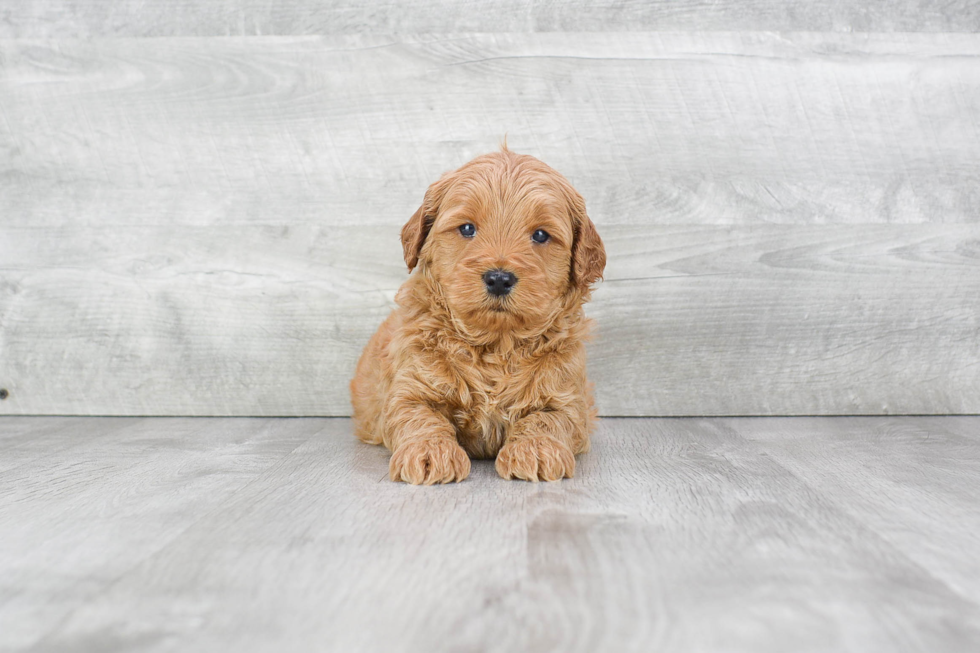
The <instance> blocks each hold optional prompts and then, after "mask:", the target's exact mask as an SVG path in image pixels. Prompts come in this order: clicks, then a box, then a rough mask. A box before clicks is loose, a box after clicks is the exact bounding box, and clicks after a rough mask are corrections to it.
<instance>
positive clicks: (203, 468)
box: [0, 418, 322, 651]
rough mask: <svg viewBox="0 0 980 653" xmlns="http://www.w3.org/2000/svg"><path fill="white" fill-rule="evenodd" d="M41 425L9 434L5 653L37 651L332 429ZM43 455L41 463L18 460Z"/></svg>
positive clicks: (314, 425) (1, 565)
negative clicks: (86, 607)
mask: <svg viewBox="0 0 980 653" xmlns="http://www.w3.org/2000/svg"><path fill="white" fill-rule="evenodd" d="M34 424H35V429H34V430H29V431H27V432H21V433H20V434H19V435H15V436H9V435H7V434H6V433H5V432H6V430H7V420H6V419H4V420H3V421H2V423H0V433H3V435H2V436H0V437H2V438H3V440H4V441H7V440H15V441H16V442H15V443H14V444H15V445H16V446H15V447H14V452H13V453H14V456H13V457H12V456H11V449H10V448H8V447H4V448H3V449H0V469H2V470H3V476H2V478H0V497H2V499H0V532H2V533H3V537H2V538H0V579H2V580H0V650H3V651H11V650H21V649H22V648H26V647H28V646H31V645H33V644H35V643H36V642H37V641H38V640H39V639H40V638H41V637H42V636H43V635H44V634H46V633H47V632H48V631H49V630H51V629H52V628H53V627H55V626H56V625H57V624H58V623H59V622H61V621H62V620H64V619H67V618H69V617H70V615H71V614H72V612H74V610H76V609H77V608H78V606H79V605H82V604H84V603H87V602H88V601H90V600H92V599H94V597H96V596H97V595H98V594H99V593H101V592H103V591H105V590H107V589H108V588H109V587H111V586H112V585H113V584H114V583H115V582H117V581H118V580H119V579H120V578H122V577H124V576H125V575H126V574H127V573H129V572H130V571H132V570H133V569H135V568H137V567H139V566H140V565H141V564H144V563H145V561H146V560H148V559H150V558H152V557H153V556H154V555H157V554H159V552H160V551H161V550H162V549H164V548H165V547H166V546H167V545H168V544H169V543H170V542H172V541H173V540H174V539H175V538H177V537H179V536H180V535H181V534H182V533H183V532H184V531H185V530H186V529H188V528H189V527H190V526H191V525H192V524H194V523H195V522H196V521H198V520H200V519H202V518H205V517H206V516H207V515H208V514H209V513H210V512H211V511H212V510H214V509H215V508H216V507H217V506H219V505H221V504H222V503H223V502H224V501H227V500H228V498H229V497H230V496H231V495H233V494H234V493H236V492H237V491H240V490H241V489H242V488H244V487H246V486H247V484H248V483H249V482H250V481H251V480H254V478H255V477H256V476H257V475H258V474H259V473H260V472H261V471H263V470H265V469H267V468H268V467H270V466H272V465H273V464H275V463H276V462H278V461H279V460H280V459H281V458H282V457H283V456H285V455H286V454H287V453H288V452H289V451H291V450H292V449H294V448H295V447H297V446H298V445H300V444H301V443H302V442H304V441H305V440H308V439H309V438H311V437H314V436H315V435H316V434H317V432H318V431H319V430H320V428H322V424H321V423H318V422H315V421H307V422H303V423H299V422H296V421H291V420H277V421H274V422H273V421H269V420H264V421H263V420H228V419H226V420H221V421H215V420H207V419H197V420H187V419H155V420H132V419H120V418H87V419H84V420H78V419H75V420H71V421H67V422H66V421H64V420H60V421H52V422H49V421H47V420H45V421H44V422H38V421H35V422H34ZM15 428H17V427H16V426H15ZM42 448H43V450H44V455H40V456H37V457H35V458H33V459H29V460H28V459H24V458H22V457H20V456H18V455H17V454H18V452H19V451H24V450H28V449H33V450H37V451H40V450H41V449H42ZM10 463H14V464H13V465H11V464H10ZM17 463H20V464H17ZM42 506H43V508H42ZM35 509H37V510H35Z"/></svg>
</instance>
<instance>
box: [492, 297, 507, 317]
mask: <svg viewBox="0 0 980 653" xmlns="http://www.w3.org/2000/svg"><path fill="white" fill-rule="evenodd" d="M487 300H488V301H487V309H488V310H489V311H490V312H491V313H510V306H508V304H509V303H510V302H508V301H507V298H506V297H488V298H487Z"/></svg>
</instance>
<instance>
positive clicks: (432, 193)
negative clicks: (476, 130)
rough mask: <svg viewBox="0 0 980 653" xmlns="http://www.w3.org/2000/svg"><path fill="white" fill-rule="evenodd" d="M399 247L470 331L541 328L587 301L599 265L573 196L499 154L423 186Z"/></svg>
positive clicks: (532, 166)
mask: <svg viewBox="0 0 980 653" xmlns="http://www.w3.org/2000/svg"><path fill="white" fill-rule="evenodd" d="M402 246H403V247H404V251H405V262H406V263H407V264H408V269H409V270H412V269H413V268H414V267H415V266H416V265H418V266H421V267H422V268H423V270H424V272H425V274H427V275H428V276H429V277H430V278H431V279H432V280H433V281H434V282H435V283H436V284H438V286H439V288H440V289H441V294H442V295H443V296H444V297H445V299H446V303H447V304H448V305H449V308H450V310H451V311H452V313H453V315H454V317H455V318H456V319H457V320H459V321H461V322H462V324H463V326H464V327H465V328H466V329H467V331H470V332H482V333H491V332H501V331H506V330H514V331H523V332H529V331H540V330H541V329H542V328H543V327H545V326H546V325H547V324H548V323H549V321H550V320H553V319H554V317H555V316H556V315H557V314H558V313H559V312H560V311H561V310H563V309H565V308H567V307H569V306H575V307H577V306H578V305H580V304H581V303H582V301H584V300H585V299H587V298H588V296H589V286H590V284H592V283H593V282H595V281H597V280H598V279H600V278H601V277H602V272H603V269H604V267H605V264H606V252H605V249H604V248H603V245H602V240H601V239H600V238H599V234H598V233H597V232H596V228H595V225H594V224H593V223H592V221H591V220H590V219H589V216H588V215H586V213H585V201H584V200H583V199H582V196H581V195H579V193H578V192H577V191H576V190H575V189H574V188H572V186H571V184H569V183H568V181H567V180H566V179H565V178H564V177H562V176H561V175H560V174H558V173H557V172H556V171H555V170H553V169H551V168H550V167H548V166H547V165H545V164H544V163H542V162H541V161H539V160H537V159H535V158H534V157H531V156H526V155H518V154H514V153H513V152H510V151H509V150H507V149H506V148H505V149H504V150H502V151H501V152H494V153H492V154H487V155H484V156H481V157H478V158H476V159H474V160H473V161H470V162H469V163H467V164H466V165H464V166H463V167H462V168H460V169H459V170H456V171H455V172H451V173H448V174H446V175H444V176H443V177H442V178H441V179H439V181H437V182H436V183H434V184H432V186H430V187H429V189H428V191H427V192H426V194H425V200H424V202H423V203H422V206H420V207H419V209H418V211H416V212H415V214H414V215H413V216H412V217H411V218H410V219H409V221H408V222H407V223H406V224H405V227H404V228H403V229H402Z"/></svg>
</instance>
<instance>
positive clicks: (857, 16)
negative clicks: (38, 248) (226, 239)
mask: <svg viewBox="0 0 980 653" xmlns="http://www.w3.org/2000/svg"><path fill="white" fill-rule="evenodd" d="M665 29H666V30H723V31H726V30H758V31H830V30H833V31H843V32H892V31H897V32H919V31H922V32H976V31H980V11H978V9H977V5H976V4H975V3H973V2H969V1H968V0H953V1H945V2H942V3H937V2H930V1H922V0H918V1H916V2H898V1H896V0H855V1H852V2H836V3H831V4H828V3H824V2H813V1H808V0H791V1H786V0H723V1H721V2H718V1H711V0H681V1H678V0H653V1H644V2H639V1H637V0H603V1H600V2H585V1H583V0H574V1H569V2H560V3H553V2H547V3H542V2H532V1H530V0H505V1H503V2H494V3H483V2H474V1H472V0H469V1H459V0H456V1H452V0H428V1H426V2H420V1H418V0H416V1H415V2H398V3H391V2H385V1H383V0H369V1H364V0H360V1H355V0H330V1H326V2H315V3H313V2H309V0H278V1H277V2H270V0H209V2H199V1H196V0H171V1H169V2H165V3H163V2H161V3H150V4H147V3H145V2H139V1H138V0H33V1H28V0H13V1H12V2H9V3H7V4H6V5H5V6H4V7H3V8H2V9H0V38H66V37H67V38H92V37H100V36H113V37H118V36H229V35H233V36H248V35H263V34H281V35H289V34H335V33H345V32H346V33H350V32H382V33H388V32H396V33H410V32H420V31H421V32H425V31H435V32H474V31H475V32H551V31H558V32H594V31H642V30H665Z"/></svg>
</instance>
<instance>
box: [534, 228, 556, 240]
mask: <svg viewBox="0 0 980 653" xmlns="http://www.w3.org/2000/svg"><path fill="white" fill-rule="evenodd" d="M549 238H551V234H549V233H548V232H547V231H545V230H544V229H538V230H537V231H535V232H534V233H533V234H531V240H533V241H534V242H536V243H546V242H548V239H549Z"/></svg>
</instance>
